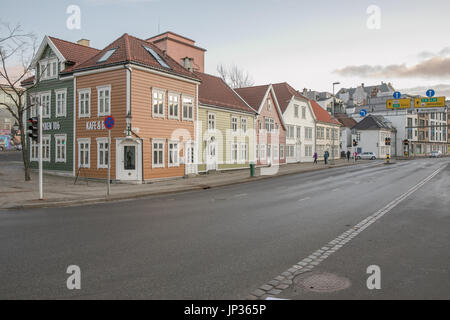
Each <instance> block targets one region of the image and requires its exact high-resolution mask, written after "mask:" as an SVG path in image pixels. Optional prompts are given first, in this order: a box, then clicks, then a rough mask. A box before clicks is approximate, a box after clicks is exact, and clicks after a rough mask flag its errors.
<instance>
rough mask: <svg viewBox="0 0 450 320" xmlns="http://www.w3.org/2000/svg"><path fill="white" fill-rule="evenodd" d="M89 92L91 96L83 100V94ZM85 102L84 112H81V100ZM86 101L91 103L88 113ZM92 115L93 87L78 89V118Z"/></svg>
mask: <svg viewBox="0 0 450 320" xmlns="http://www.w3.org/2000/svg"><path fill="white" fill-rule="evenodd" d="M82 94H84V95H86V94H89V98H88V99H86V98H84V99H83V100H81V95H82ZM82 101H83V102H84V113H81V102H82ZM86 102H87V103H89V112H88V113H86ZM90 117H91V89H90V88H88V89H79V90H78V118H90Z"/></svg>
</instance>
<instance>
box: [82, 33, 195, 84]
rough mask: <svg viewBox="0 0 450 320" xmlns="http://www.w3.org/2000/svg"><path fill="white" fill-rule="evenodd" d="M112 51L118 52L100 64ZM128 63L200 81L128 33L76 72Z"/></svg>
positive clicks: (156, 49)
mask: <svg viewBox="0 0 450 320" xmlns="http://www.w3.org/2000/svg"><path fill="white" fill-rule="evenodd" d="M144 47H148V48H150V49H152V50H153V51H154V52H156V53H157V54H158V55H159V56H160V58H162V60H164V62H165V63H167V65H168V66H169V67H170V68H166V67H163V66H162V65H161V64H159V62H158V61H157V60H156V59H155V58H154V57H153V56H152V55H151V54H150V53H149V52H148V51H147V50H146V49H145V48H144ZM110 49H116V51H115V52H114V53H113V54H112V55H111V56H110V57H109V58H108V59H107V60H106V61H104V62H98V60H99V59H100V58H102V57H103V55H104V54H105V53H106V52H107V51H108V50H110ZM127 62H134V63H137V64H140V65H144V66H147V67H150V68H152V69H157V70H159V71H163V72H166V73H171V74H175V75H178V76H182V77H188V78H191V79H194V80H199V79H198V78H197V77H196V76H195V75H194V73H193V72H190V71H188V70H186V69H185V68H183V67H182V66H181V65H180V64H179V63H178V62H176V61H175V60H174V59H172V58H171V57H169V56H168V55H165V54H164V52H163V51H162V50H161V49H159V48H158V47H157V46H155V45H154V44H153V43H151V42H147V41H145V40H142V39H138V38H136V37H133V36H130V35H128V34H127V33H125V34H124V35H122V36H121V37H120V38H118V39H116V40H115V41H113V42H112V43H111V44H109V45H108V46H107V47H106V48H104V49H103V50H101V51H100V52H99V53H98V54H96V55H94V56H92V57H91V58H90V59H88V60H87V61H85V62H83V63H81V64H80V65H79V66H78V67H77V68H76V70H77V71H80V70H86V69H95V68H100V67H107V66H111V65H117V64H122V63H127Z"/></svg>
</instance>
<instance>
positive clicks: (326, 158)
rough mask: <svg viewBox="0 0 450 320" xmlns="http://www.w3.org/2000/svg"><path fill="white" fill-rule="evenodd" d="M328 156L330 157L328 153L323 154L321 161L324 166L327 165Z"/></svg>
mask: <svg viewBox="0 0 450 320" xmlns="http://www.w3.org/2000/svg"><path fill="white" fill-rule="evenodd" d="M329 156H330V154H329V153H328V151H325V153H324V154H323V159H324V160H325V164H328V157H329Z"/></svg>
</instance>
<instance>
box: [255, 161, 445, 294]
mask: <svg viewBox="0 0 450 320" xmlns="http://www.w3.org/2000/svg"><path fill="white" fill-rule="evenodd" d="M447 165H448V164H445V165H443V166H441V167H440V168H439V169H437V170H435V171H434V172H433V173H432V174H430V175H429V176H428V177H426V178H425V179H423V180H422V181H420V182H419V183H417V184H416V185H415V186H413V187H412V188H410V189H409V190H408V191H406V192H405V193H403V194H402V195H400V196H398V197H397V198H395V199H394V200H392V201H391V202H389V203H388V204H387V205H385V206H384V207H383V208H381V209H380V210H378V211H376V212H375V213H373V214H372V215H370V216H368V217H367V218H365V219H364V220H362V221H361V222H359V223H358V224H356V225H355V226H354V227H352V228H350V229H349V230H347V231H345V232H344V233H342V234H341V235H340V236H338V237H337V238H335V239H333V240H331V241H330V242H328V243H327V244H326V245H325V246H323V247H322V248H320V249H318V250H316V251H315V252H313V253H312V254H311V255H310V256H308V257H306V258H304V259H303V260H301V261H299V262H298V263H297V264H295V265H293V266H292V267H291V268H289V269H288V270H286V271H285V272H283V273H281V274H280V275H278V276H276V277H275V278H274V279H272V280H271V281H269V282H268V283H266V284H264V285H262V286H260V287H259V289H257V290H255V291H253V292H252V293H251V294H250V295H249V296H248V297H247V299H249V300H255V299H267V298H268V297H271V296H272V297H273V296H276V295H279V294H280V293H282V292H283V291H284V290H286V289H287V288H289V287H290V286H291V285H292V284H293V280H294V277H296V276H298V275H300V274H302V273H305V272H308V271H311V270H312V269H314V268H315V267H316V266H318V265H319V264H320V263H321V262H322V261H324V260H325V259H326V258H328V257H329V256H330V255H332V254H333V253H335V252H336V251H338V250H339V249H340V248H342V247H343V246H344V245H345V244H347V243H348V242H349V241H350V240H352V239H353V238H354V237H356V236H357V235H358V234H359V233H361V232H362V231H363V230H364V229H366V228H368V227H369V226H370V225H371V224H372V223H374V222H375V221H377V220H378V219H380V218H381V217H383V216H384V215H385V214H387V213H389V212H390V211H391V210H392V209H394V208H395V207H396V206H397V205H398V204H399V203H401V202H402V201H403V200H405V199H406V198H408V197H409V196H410V195H411V194H413V193H414V192H416V191H417V190H418V189H419V188H421V187H422V186H423V185H424V184H426V183H427V182H428V181H430V180H431V179H433V178H434V177H435V176H436V175H437V174H438V173H439V172H441V171H442V170H443V169H444V168H445V167H447Z"/></svg>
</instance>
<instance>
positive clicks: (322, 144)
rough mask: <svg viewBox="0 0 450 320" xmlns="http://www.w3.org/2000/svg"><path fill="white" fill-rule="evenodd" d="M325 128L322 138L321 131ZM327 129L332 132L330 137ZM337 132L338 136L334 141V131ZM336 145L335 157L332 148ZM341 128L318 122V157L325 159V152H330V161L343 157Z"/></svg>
mask: <svg viewBox="0 0 450 320" xmlns="http://www.w3.org/2000/svg"><path fill="white" fill-rule="evenodd" d="M318 128H323V131H324V135H323V138H321V137H320V136H319V134H318V131H319V129H318ZM327 129H329V130H330V135H329V137H327ZM333 129H335V130H336V132H337V133H336V136H335V137H334V139H333V138H332V130H333ZM333 145H334V153H335V155H334V157H333V155H332V150H333V148H332V146H333ZM339 145H340V127H339V126H337V125H332V124H328V123H324V122H318V123H316V152H317V155H318V156H319V159H320V158H323V154H324V153H325V151H328V153H329V154H330V159H333V158H334V159H339V158H340V157H341V150H340V147H339Z"/></svg>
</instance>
